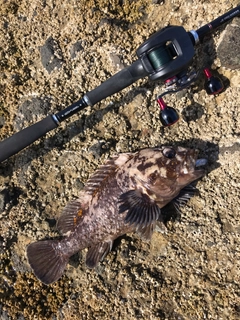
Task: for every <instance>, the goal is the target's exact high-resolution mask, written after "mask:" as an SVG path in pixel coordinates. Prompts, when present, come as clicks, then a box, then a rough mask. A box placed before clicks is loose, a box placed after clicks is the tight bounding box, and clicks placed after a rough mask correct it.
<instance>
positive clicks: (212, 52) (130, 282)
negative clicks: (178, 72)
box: [0, 0, 240, 320]
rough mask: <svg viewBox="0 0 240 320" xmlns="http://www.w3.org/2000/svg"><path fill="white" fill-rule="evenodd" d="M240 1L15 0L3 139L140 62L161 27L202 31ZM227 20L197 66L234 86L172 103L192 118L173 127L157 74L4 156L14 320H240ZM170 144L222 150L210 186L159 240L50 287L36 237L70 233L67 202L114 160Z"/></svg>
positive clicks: (1, 85)
mask: <svg viewBox="0 0 240 320" xmlns="http://www.w3.org/2000/svg"><path fill="white" fill-rule="evenodd" d="M237 4H238V1H235V0H230V1H225V0H217V1H216V0H213V1H202V0H200V1H199V0H191V1H189V0H188V1H181V0H171V1H152V0H136V1H113V0H111V1H106V0H87V1H86V0H82V1H76V0H70V1H69V0H68V1H67V0H62V1H59V0H51V1H37V0H32V1H31V2H29V1H27V0H21V1H19V0H9V1H2V3H1V6H0V28H1V32H0V74H1V77H0V92H1V95H0V139H1V140H2V139H4V138H6V137H8V136H10V135H11V134H13V133H14V132H16V131H18V130H20V129H22V128H24V127H26V126H28V125H31V124H32V123H35V122H36V121H39V120H40V119H43V118H44V117H45V116H46V115H47V114H52V113H56V112H57V111H59V110H62V109H64V108H65V107H66V106H67V105H69V104H71V103H72V102H74V101H76V100H78V99H79V98H80V97H82V95H83V94H84V93H85V92H87V91H90V90H91V89H94V88H95V87H96V86H97V85H99V84H100V83H101V82H103V81H104V80H106V79H107V78H108V77H109V76H110V75H112V74H114V73H116V72H117V71H119V70H120V69H121V68H123V67H125V66H127V65H129V64H131V63H132V62H133V61H134V60H136V49H137V48H138V46H139V45H140V44H141V43H142V42H143V41H144V40H145V39H147V38H148V37H149V35H150V34H152V33H153V32H155V31H157V30H158V29H160V28H163V27H165V26H167V25H169V24H171V25H182V26H184V27H185V28H186V30H192V29H197V28H199V27H200V26H202V25H204V24H205V23H207V22H210V21H212V20H213V19H215V18H216V17H218V16H219V15H221V14H224V13H225V12H227V11H228V10H230V9H231V8H233V7H234V6H236V5H237ZM235 23H236V22H232V23H229V24H228V28H231V27H234V26H235ZM225 28H227V27H226V26H222V27H221V28H220V29H219V30H218V31H216V32H214V33H213V34H212V35H211V36H207V37H206V39H205V41H204V42H203V43H202V44H201V45H199V46H198V47H196V56H195V58H194V61H193V65H194V66H195V67H196V68H199V69H201V68H202V67H203V66H204V65H206V64H208V65H209V64H210V65H211V67H212V69H213V72H214V74H218V75H219V76H220V77H221V78H222V79H223V81H224V83H225V84H226V89H225V90H224V92H222V93H221V94H220V95H218V96H208V95H207V94H206V92H205V91H204V90H203V75H202V76H200V77H199V80H198V81H197V82H196V84H195V85H194V86H192V87H191V88H190V89H188V90H184V91H183V92H180V93H179V94H176V95H172V96H169V97H168V98H167V103H168V104H169V105H172V106H175V107H176V108H177V110H178V112H179V113H180V114H181V120H180V121H179V122H178V123H177V124H176V125H174V126H172V127H170V128H163V127H162V126H161V124H160V121H159V109H158V106H157V103H156V101H155V97H156V96H157V94H159V93H160V92H161V90H162V85H161V83H153V82H150V81H148V80H147V79H143V80H140V81H138V82H137V83H135V84H134V85H132V86H130V87H129V88H127V89H125V90H123V91H122V92H120V93H118V94H115V95H114V96H112V97H109V98H107V99H105V100H104V101H102V102H101V103H99V104H97V105H95V106H94V107H92V108H90V107H88V108H86V109H85V110H83V111H81V112H80V113H79V114H77V115H75V116H73V117H72V118H70V119H68V120H67V121H65V122H64V123H62V124H61V126H60V127H59V128H58V129H56V130H55V131H52V132H50V133H48V134H47V136H46V137H44V138H42V139H40V140H39V141H37V142H36V143H34V144H33V145H31V146H29V147H28V148H27V149H25V150H24V151H22V152H20V153H19V154H17V155H15V156H14V157H12V158H10V159H9V160H7V161H5V162H4V163H1V164H0V255H1V260H0V274H1V277H0V282H1V283H0V319H1V320H3V319H4V320H8V319H9V320H10V319H18V320H20V319H21V320H22V319H26V320H28V319H43V320H45V319H59V320H60V319H67V320H68V319H91V320H92V319H107V320H108V319H128V320H132V319H134V320H135V319H151V320H155V319H171V320H174V319H176V320H177V319H178V320H180V319H181V320H190V319H191V320H198V319H214V320H219V319H223V320H225V319H227V320H233V319H236V320H237V319H239V318H240V298H239V293H240V250H239V248H240V246H239V244H240V212H239V187H240V185H239V181H240V164H239V159H240V121H239V119H240V108H239V105H240V94H239V93H240V91H239V90H240V89H239V88H240V85H239V83H240V81H239V80H240V70H239V67H235V68H234V70H232V69H231V66H228V68H225V65H222V61H221V60H220V59H219V56H220V55H221V52H220V51H221V50H220V48H221V46H220V43H221V41H222V39H221V36H222V33H223V32H224V29H225ZM49 39H54V40H52V41H50V44H49V43H48V42H49ZM225 39H226V38H225ZM47 44H48V46H47V47H46V45H47ZM229 46H234V44H233V43H232V42H231V41H230V42H229ZM217 48H218V49H217ZM217 50H218V51H217ZM236 53H238V51H236ZM43 56H44V59H43ZM54 61H55V62H54ZM53 62H54V63H53ZM49 63H53V64H49ZM48 67H49V69H48ZM159 144H168V145H169V144H181V145H183V146H190V147H197V148H199V150H200V155H201V156H206V157H208V160H209V162H208V173H207V175H206V176H205V177H204V178H203V179H202V180H201V181H199V182H198V185H197V186H198V188H199V190H200V195H199V196H197V197H194V198H193V199H192V200H191V201H190V202H189V204H188V206H187V207H186V208H184V209H183V210H182V214H181V217H179V218H178V219H173V220H170V221H169V222H168V224H167V232H166V233H159V232H155V233H154V236H153V239H152V241H151V242H150V243H145V242H143V241H142V240H141V239H139V238H138V237H137V235H135V234H134V235H126V236H124V237H122V238H121V239H119V241H117V242H116V244H115V246H114V248H113V251H112V252H111V253H110V254H109V255H108V256H107V257H106V258H105V260H104V261H103V262H102V263H101V264H100V265H99V266H98V267H97V268H96V270H89V269H87V268H86V266H85V264H84V259H85V255H86V251H82V252H80V253H79V254H78V255H75V256H74V257H73V258H72V259H71V261H70V264H69V265H68V268H67V270H66V273H65V275H64V277H63V278H62V279H60V280H59V281H58V282H56V283H55V284H53V285H51V286H45V285H43V284H41V283H40V282H39V281H38V280H37V279H36V278H35V276H34V275H33V274H32V272H31V270H30V268H29V265H28V262H27V259H26V254H25V252H26V246H27V245H28V244H29V243H30V242H32V241H35V240H37V239H44V238H48V237H56V236H58V233H57V231H56V230H55V228H54V225H55V220H56V219H57V217H58V216H59V215H60V213H61V210H62V208H63V207H64V206H65V204H66V203H67V202H68V201H69V200H71V199H73V198H75V197H77V195H78V192H79V190H80V189H81V188H82V187H83V185H84V183H85V182H86V180H87V179H88V178H89V176H90V175H91V174H92V173H93V172H94V171H95V170H96V168H97V167H98V166H99V165H100V164H101V163H102V162H103V161H104V160H105V159H106V158H108V157H109V156H111V155H113V154H115V153H116V152H128V151H129V152H132V151H134V150H136V149H139V148H142V147H150V146H156V145H159Z"/></svg>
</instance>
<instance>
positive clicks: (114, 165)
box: [84, 153, 132, 195]
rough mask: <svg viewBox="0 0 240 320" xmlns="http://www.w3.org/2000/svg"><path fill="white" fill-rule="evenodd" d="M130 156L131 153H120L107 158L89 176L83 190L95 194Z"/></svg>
mask: <svg viewBox="0 0 240 320" xmlns="http://www.w3.org/2000/svg"><path fill="white" fill-rule="evenodd" d="M130 157H132V155H131V154H129V153H121V154H120V155H118V156H115V157H113V158H112V159H109V160H107V161H106V162H105V163H104V164H103V165H101V166H100V167H99V168H98V169H97V170H96V171H95V173H94V174H93V175H92V176H91V177H90V178H89V180H88V181H87V183H86V185H85V187H84V191H85V192H87V193H88V194H89V195H95V194H96V193H97V192H98V191H99V190H101V189H103V188H104V187H105V186H106V184H107V183H108V181H109V179H110V178H111V177H112V176H113V175H114V174H115V172H116V170H117V169H118V168H120V167H121V166H123V165H124V163H126V162H127V161H128V160H129V159H130Z"/></svg>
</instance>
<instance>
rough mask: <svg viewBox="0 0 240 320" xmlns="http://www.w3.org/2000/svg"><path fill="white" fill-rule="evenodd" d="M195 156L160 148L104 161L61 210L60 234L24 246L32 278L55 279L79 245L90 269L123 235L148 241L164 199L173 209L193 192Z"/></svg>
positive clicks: (198, 173) (196, 175) (201, 161)
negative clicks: (57, 238) (135, 233)
mask: <svg viewBox="0 0 240 320" xmlns="http://www.w3.org/2000/svg"><path fill="white" fill-rule="evenodd" d="M197 155H198V152H197V151H196V150H193V149H186V148H182V147H168V146H163V147H159V148H146V149H142V150H140V151H138V152H135V153H122V154H119V155H118V156H115V157H113V158H112V159H110V160H107V161H106V163H105V164H103V165H102V166H101V167H100V168H99V169H98V170H97V171H96V172H95V173H94V174H93V176H92V177H91V178H90V179H89V180H88V182H87V183H86V185H85V187H84V188H83V190H82V191H81V192H80V195H79V198H78V199H76V200H74V201H72V202H70V203H68V204H67V206H66V207H65V209H64V210H63V213H62V215H61V216H60V218H59V220H58V222H57V228H58V230H59V231H60V233H61V234H62V235H63V236H64V237H63V238H62V239H61V240H43V241H38V242H34V243H31V244H30V245H29V246H28V247H27V257H28V261H29V264H30V266H31V267H32V269H33V272H34V273H35V275H36V277H37V278H38V279H39V280H41V281H42V282H43V283H45V284H50V283H52V282H54V281H56V280H58V279H59V278H60V277H61V276H62V274H63V272H64V269H65V267H66V265H67V263H68V260H69V258H70V257H71V256H72V255H73V254H75V253H76V252H77V251H79V250H82V249H84V248H88V252H87V256H86V265H87V266H88V267H89V268H94V267H95V266H96V265H97V264H98V262H99V261H100V260H102V259H103V258H104V257H105V255H106V254H107V253H108V252H109V251H110V250H111V248H112V243H113V241H114V240H115V239H116V238H118V237H119V236H121V235H123V234H125V233H130V232H135V231H136V232H138V233H139V234H140V236H141V237H142V238H144V239H148V240H150V239H151V236H152V233H153V231H154V228H155V226H156V223H158V221H161V220H162V213H161V209H162V210H164V208H166V206H167V205H168V204H169V203H170V202H171V203H172V204H173V205H174V206H175V207H176V208H179V207H180V206H181V205H183V204H185V203H186V202H187V200H188V199H189V198H190V197H192V196H193V194H194V189H195V188H194V187H192V186H191V182H193V181H194V180H196V179H198V178H200V177H201V176H203V175H204V170H203V169H202V168H199V166H202V165H205V164H206V160H205V159H198V160H197ZM189 184H190V185H189Z"/></svg>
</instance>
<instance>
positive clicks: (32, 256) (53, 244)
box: [27, 240, 68, 284]
mask: <svg viewBox="0 0 240 320" xmlns="http://www.w3.org/2000/svg"><path fill="white" fill-rule="evenodd" d="M59 242H60V241H59V240H45V241H39V242H34V243H31V244H30V245H29V246H28V247H27V257H28V262H29V264H30V266H31V268H32V269H33V272H34V274H35V275H36V277H37V278H38V279H39V280H40V281H42V282H43V283H45V284H50V283H52V282H54V281H57V280H58V279H59V278H60V277H61V276H62V274H63V272H64V269H65V267H66V265H67V263H68V256H66V255H63V254H62V252H61V250H60V246H59Z"/></svg>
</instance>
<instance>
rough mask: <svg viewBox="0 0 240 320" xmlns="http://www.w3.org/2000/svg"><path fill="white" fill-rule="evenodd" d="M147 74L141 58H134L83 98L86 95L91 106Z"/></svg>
mask: <svg viewBox="0 0 240 320" xmlns="http://www.w3.org/2000/svg"><path fill="white" fill-rule="evenodd" d="M147 75H148V73H147V71H146V70H145V69H144V68H143V65H142V62H141V60H136V61H135V62H134V63H133V64H132V65H130V66H129V67H127V68H125V69H123V70H121V71H119V72H118V73H116V74H115V75H113V76H112V77H111V78H109V79H107V80H106V81H104V82H103V83H102V84H100V86H98V87H97V88H95V89H93V90H92V91H90V92H87V93H86V95H85V98H86V97H87V100H88V104H89V105H91V106H93V105H94V104H96V103H98V102H100V101H101V100H103V99H105V98H107V97H109V96H111V95H113V94H115V93H117V92H119V91H121V90H123V89H124V88H126V87H128V86H130V85H131V84H132V83H134V82H135V81H137V80H139V79H141V78H143V77H145V76H147Z"/></svg>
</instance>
